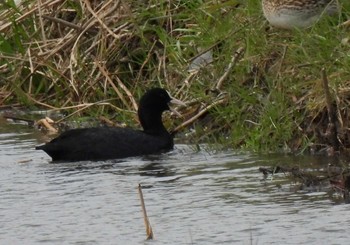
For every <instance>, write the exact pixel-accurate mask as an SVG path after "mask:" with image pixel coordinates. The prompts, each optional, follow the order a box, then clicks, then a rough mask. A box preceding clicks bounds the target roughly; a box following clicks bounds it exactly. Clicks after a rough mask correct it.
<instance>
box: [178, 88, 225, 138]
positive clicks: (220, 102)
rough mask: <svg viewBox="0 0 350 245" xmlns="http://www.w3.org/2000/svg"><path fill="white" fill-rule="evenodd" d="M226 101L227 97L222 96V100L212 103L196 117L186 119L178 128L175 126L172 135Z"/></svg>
mask: <svg viewBox="0 0 350 245" xmlns="http://www.w3.org/2000/svg"><path fill="white" fill-rule="evenodd" d="M226 101H227V95H224V97H223V98H219V99H217V100H216V101H214V102H212V103H211V104H209V105H207V106H205V107H204V108H203V109H202V110H200V111H199V112H198V113H197V114H196V115H194V116H192V117H191V118H190V119H188V120H187V121H185V122H183V123H181V124H180V125H179V126H177V127H176V128H175V129H173V130H172V132H171V133H172V134H176V133H177V132H178V131H180V130H181V129H183V128H185V127H187V126H188V125H190V124H192V123H193V122H195V121H196V120H197V119H198V118H199V117H201V116H202V115H204V114H205V113H206V112H208V111H209V110H210V109H211V108H213V107H215V106H217V105H220V104H223V103H225V102H226Z"/></svg>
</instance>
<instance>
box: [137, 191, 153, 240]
mask: <svg viewBox="0 0 350 245" xmlns="http://www.w3.org/2000/svg"><path fill="white" fill-rule="evenodd" d="M138 189H139V195H140V200H141V207H142V213H143V220H144V222H145V226H146V235H147V238H146V240H153V231H152V226H151V224H150V222H149V219H148V216H147V212H146V206H145V201H144V199H143V194H142V186H141V184H139V188H138Z"/></svg>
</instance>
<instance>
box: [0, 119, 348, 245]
mask: <svg viewBox="0 0 350 245" xmlns="http://www.w3.org/2000/svg"><path fill="white" fill-rule="evenodd" d="M0 126H1V127H0V165H1V171H0V243H1V244H348V243H349V241H348V240H349V237H350V235H348V229H349V227H350V223H349V221H348V219H349V218H348V217H350V209H349V205H346V204H343V203H340V204H335V202H334V201H333V200H331V199H330V198H329V196H328V194H327V193H326V191H324V190H319V191H307V190H304V191H295V190H293V186H292V184H291V183H290V181H289V180H288V179H287V178H286V177H285V176H283V175H279V176H275V177H274V179H267V180H265V181H264V180H263V176H262V174H261V173H259V171H258V168H259V167H268V166H273V165H275V164H281V165H282V164H287V165H288V164H290V165H292V164H294V165H299V164H302V163H305V162H307V163H311V164H313V163H315V164H316V163H317V164H318V163H321V164H326V163H322V161H328V160H327V159H321V158H312V157H301V156H300V157H291V156H285V155H284V156H283V155H269V156H255V155H248V154H245V155H241V154H236V153H234V152H226V153H216V154H211V153H208V152H206V151H204V150H203V151H199V152H195V151H194V150H193V149H192V148H190V147H187V146H184V145H178V146H177V147H176V149H175V150H174V151H173V152H171V153H168V154H163V155H161V156H154V157H140V158H130V159H127V160H122V161H107V162H78V163H64V164H52V163H50V158H49V157H48V156H47V155H46V154H45V153H44V152H42V151H35V150H34V147H35V145H37V144H39V142H40V141H41V140H42V137H43V136H42V134H41V133H39V132H35V131H34V130H33V129H30V128H28V127H27V126H25V125H17V124H12V125H11V124H9V123H7V122H4V121H1V119H0ZM139 183H140V184H142V185H143V186H144V188H143V194H144V198H145V203H146V208H147V212H148V215H149V219H150V222H151V224H152V227H153V231H154V235H155V240H153V241H145V237H146V234H145V227H144V223H143V216H142V212H141V207H140V200H139V196H138V191H137V186H138V184H139Z"/></svg>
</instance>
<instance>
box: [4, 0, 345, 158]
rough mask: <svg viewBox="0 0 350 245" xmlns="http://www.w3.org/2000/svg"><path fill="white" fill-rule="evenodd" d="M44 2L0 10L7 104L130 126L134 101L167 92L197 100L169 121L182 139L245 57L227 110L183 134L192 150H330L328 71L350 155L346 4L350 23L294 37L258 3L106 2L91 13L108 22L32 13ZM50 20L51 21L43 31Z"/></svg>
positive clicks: (66, 10) (213, 112)
mask: <svg viewBox="0 0 350 245" xmlns="http://www.w3.org/2000/svg"><path fill="white" fill-rule="evenodd" d="M37 3H38V2H37V1H25V2H24V5H23V6H18V7H14V5H13V4H11V3H10V2H9V4H7V5H4V4H3V5H1V6H0V23H1V24H0V30H2V31H1V36H0V67H1V69H0V72H1V78H0V86H1V89H0V92H1V93H0V102H1V103H2V104H4V105H11V104H21V105H24V106H27V107H30V108H39V107H40V108H50V107H53V108H57V109H60V108H63V107H64V108H66V107H72V109H65V111H67V113H68V114H69V113H74V112H75V111H76V110H77V108H81V107H77V106H78V105H82V104H86V103H96V102H99V101H105V100H108V99H113V101H110V103H113V104H114V106H112V105H111V104H107V105H106V104H104V105H98V104H96V105H94V106H88V107H86V108H85V109H84V110H81V111H79V113H75V114H74V116H73V119H75V120H78V118H83V117H85V116H87V117H98V116H99V115H105V116H107V117H109V118H113V120H116V121H124V122H127V123H128V124H129V125H130V124H136V123H137V120H135V114H134V113H131V112H134V111H135V110H136V108H135V106H134V104H133V100H136V101H137V100H138V98H139V97H140V96H141V95H142V93H143V92H144V91H145V90H146V89H147V88H150V87H155V86H161V87H165V88H166V89H168V90H169V91H170V92H171V93H172V94H176V95H177V97H179V98H180V99H182V100H185V101H191V100H194V99H196V100H197V101H198V102H197V103H194V104H191V105H190V106H189V107H188V108H185V109H183V110H182V113H183V114H184V115H185V118H184V119H177V120H175V121H171V120H166V124H167V126H168V127H170V128H174V127H175V126H176V125H178V124H180V123H181V121H182V120H185V119H189V118H190V117H192V116H194V115H195V114H196V113H197V112H198V111H199V110H200V109H203V105H210V104H211V103H212V102H213V101H214V100H215V99H216V95H217V94H216V92H215V91H214V92H211V91H212V89H213V88H215V85H216V82H217V81H218V80H219V78H220V77H221V76H222V75H223V74H224V73H225V71H226V69H227V66H228V64H229V63H230V61H231V59H232V56H233V55H234V54H235V52H236V51H237V50H238V49H239V48H241V47H243V48H244V49H245V51H244V55H243V57H242V58H241V59H240V60H239V62H238V63H236V64H235V66H234V68H233V69H232V71H231V72H230V73H229V74H228V76H227V77H226V79H225V80H224V82H223V86H222V87H221V90H222V91H223V92H226V93H227V94H228V100H227V101H226V102H225V103H221V104H219V105H216V106H215V107H213V108H212V109H210V110H209V112H208V113H207V114H205V115H204V116H202V117H200V118H199V119H198V120H196V121H195V122H194V123H193V124H192V125H190V126H189V127H186V128H185V129H183V130H184V131H185V132H186V131H188V130H190V129H191V128H193V129H195V130H194V132H195V133H191V134H189V135H191V136H188V137H187V138H186V137H185V138H183V139H182V140H183V141H186V142H192V143H209V144H212V145H213V146H214V147H218V146H222V147H225V148H235V149H243V150H248V151H260V152H271V151H273V152H276V151H283V152H303V151H305V150H309V149H310V148H311V147H314V146H315V145H317V146H318V148H317V149H318V150H322V149H324V148H325V147H328V146H329V144H328V142H327V140H324V139H323V138H322V137H321V136H320V135H319V133H317V132H316V131H321V132H325V131H326V129H327V124H328V121H327V108H326V101H325V95H324V90H323V86H322V79H321V69H322V68H325V69H326V71H327V74H328V79H329V86H330V90H331V94H332V97H333V99H334V101H335V102H336V104H337V109H338V116H339V121H340V123H339V125H338V126H339V128H338V129H339V133H340V134H339V138H340V140H341V142H342V143H343V149H344V150H346V149H347V148H349V147H350V146H349V144H350V136H348V133H347V128H349V127H348V123H347V122H348V121H349V119H350V118H349V116H348V115H349V112H348V108H349V102H348V101H349V100H348V98H349V97H350V90H349V89H348V87H349V86H350V82H349V81H350V69H349V67H350V56H349V52H350V42H349V38H350V36H349V29H348V28H349V27H348V28H346V27H339V26H338V24H340V23H342V22H344V21H345V20H347V19H349V18H350V3H348V2H347V1H343V11H342V15H340V16H337V17H332V18H331V17H325V18H322V19H321V20H320V22H319V23H317V24H316V25H314V26H313V27H312V28H309V29H307V30H291V31H285V30H279V29H276V28H270V27H269V25H268V24H267V22H266V21H265V19H264V17H263V15H262V11H261V7H260V1H255V0H247V1H238V0H229V1H221V2H219V1H175V2H171V4H170V3H169V1H148V2H147V3H142V2H135V1H124V2H123V3H122V4H121V5H118V6H117V5H116V3H108V2H106V1H105V2H101V4H100V5H99V6H91V9H92V10H93V12H94V14H95V15H98V16H99V18H100V20H98V19H96V18H95V17H94V15H93V14H92V13H91V10H89V8H87V6H83V5H80V3H79V2H76V1H70V0H68V1H62V2H59V3H57V4H56V5H54V6H47V5H45V6H42V9H41V11H38V10H36V11H33V12H29V11H30V10H31V9H33V8H34V7H36V4H37ZM101 8H105V10H104V11H101V12H99V10H100V9H101ZM53 10H54V11H53ZM106 11H107V12H106ZM40 14H42V15H44V16H49V17H51V19H48V18H42V19H41V20H40ZM52 18H54V20H53V19H52ZM60 20H63V22H60ZM64 21H65V22H64ZM100 21H102V23H103V25H102V24H101V22H100ZM69 24H71V25H74V26H75V27H74V28H73V27H72V26H70V25H69ZM7 25H8V26H7ZM79 28H85V32H83V31H82V30H81V29H79ZM206 49H210V50H211V51H212V52H213V61H212V62H211V63H210V64H209V65H207V66H205V67H203V68H202V69H200V70H199V71H198V72H197V73H196V74H194V75H191V74H190V72H189V70H188V67H189V65H190V62H191V60H192V58H193V57H194V56H196V55H197V54H198V53H199V52H200V50H206ZM185 81H187V84H184V82H185ZM2 94H4V95H5V96H3V95H2ZM129 95H131V97H130V96H129ZM0 106H1V105H0ZM181 135H182V136H183V137H184V135H185V134H181Z"/></svg>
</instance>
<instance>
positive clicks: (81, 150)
mask: <svg viewBox="0 0 350 245" xmlns="http://www.w3.org/2000/svg"><path fill="white" fill-rule="evenodd" d="M170 102H178V101H177V100H175V99H173V98H171V97H170V96H169V94H168V92H166V91H165V90H164V89H160V88H154V89H151V90H149V91H148V92H147V93H146V94H145V95H144V96H142V98H141V100H140V105H139V110H138V116H139V120H140V122H141V125H142V127H143V131H140V130H133V129H130V128H113V127H97V128H84V129H73V130H69V131H66V132H64V133H62V134H61V135H60V136H59V137H57V138H55V139H53V140H52V141H51V142H49V143H47V144H45V145H42V146H38V147H36V149H38V150H43V151H45V152H46V153H47V154H48V155H50V156H51V157H52V161H84V160H93V161H94V160H107V159H117V158H125V157H131V156H140V155H148V154H155V153H161V152H165V151H169V150H171V149H172V148H173V146H174V142H173V137H172V136H171V135H170V134H169V133H168V131H167V130H166V129H165V127H164V125H163V123H162V113H163V111H165V110H169V106H168V104H169V103H170Z"/></svg>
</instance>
